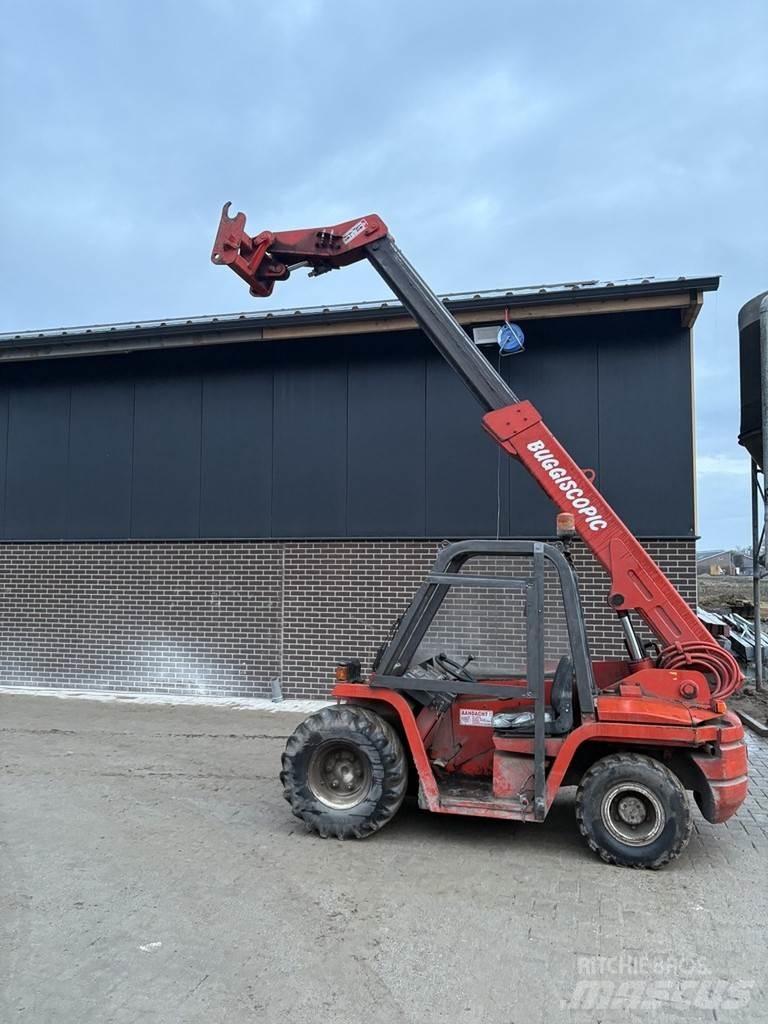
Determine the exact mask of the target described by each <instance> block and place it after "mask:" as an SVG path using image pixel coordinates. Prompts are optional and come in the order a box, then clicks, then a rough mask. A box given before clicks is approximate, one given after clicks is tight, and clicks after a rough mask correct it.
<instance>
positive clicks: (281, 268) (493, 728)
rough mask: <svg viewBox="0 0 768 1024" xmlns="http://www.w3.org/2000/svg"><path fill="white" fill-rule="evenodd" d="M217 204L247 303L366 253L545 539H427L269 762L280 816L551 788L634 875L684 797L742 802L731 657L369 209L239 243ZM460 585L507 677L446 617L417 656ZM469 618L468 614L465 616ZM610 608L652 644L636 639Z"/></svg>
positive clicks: (707, 805)
mask: <svg viewBox="0 0 768 1024" xmlns="http://www.w3.org/2000/svg"><path fill="white" fill-rule="evenodd" d="M229 205H230V204H229V203H227V204H226V205H225V207H224V209H223V211H222V215H221V221H220V224H219V230H218V233H217V236H216V241H215V243H214V247H213V253H212V260H213V262H214V263H215V264H218V265H225V266H229V267H231V269H232V270H234V271H235V273H236V274H238V275H239V276H240V277H242V278H243V280H245V281H246V282H247V284H248V285H249V286H250V290H251V294H252V295H254V296H268V295H270V294H271V293H272V289H273V287H274V285H275V282H276V281H284V280H286V279H287V278H288V276H289V274H290V273H291V271H292V270H294V269H296V268H298V267H309V268H310V273H311V275H318V274H322V273H325V272H326V271H329V270H333V269H336V268H339V267H344V266H347V265H348V264H351V263H355V262H357V261H358V260H363V259H367V260H368V261H369V262H370V263H371V264H372V265H373V267H374V268H375V269H376V270H377V271H378V273H379V274H380V275H381V277H382V278H383V279H384V280H385V281H386V283H387V284H388V285H389V287H390V288H391V289H392V291H393V292H394V293H395V295H396V296H397V297H398V298H399V299H400V301H401V302H402V304H403V306H404V307H405V309H406V310H408V312H409V313H410V314H411V316H412V317H413V319H414V320H415V321H416V323H417V324H418V326H419V327H420V328H421V330H422V331H423V332H424V334H425V335H426V336H427V337H428V338H429V339H430V340H431V341H432V343H433V344H434V345H435V346H436V347H437V349H438V350H439V351H440V353H441V354H442V355H443V357H444V358H445V359H446V360H447V361H448V363H449V364H450V365H451V366H452V367H453V369H454V370H455V371H456V373H458V374H459V376H460V377H461V378H462V380H463V381H464V382H465V384H466V385H467V387H468V388H469V389H470V391H471V392H472V393H473V394H474V396H475V398H476V399H477V400H478V401H479V402H480V404H481V406H482V407H483V409H484V410H485V415H484V416H483V426H484V428H485V430H486V431H487V432H488V433H489V434H490V435H491V437H493V438H494V440H495V441H496V442H497V444H499V445H500V446H501V447H502V448H503V449H504V451H506V452H507V453H509V455H511V456H512V457H513V458H515V459H517V461H518V462H520V463H522V465H523V466H524V467H525V468H526V469H527V470H528V472H529V473H530V474H531V475H532V476H533V478H534V479H535V480H536V482H537V483H538V484H539V486H540V487H541V488H542V489H543V490H544V491H545V493H546V494H547V495H548V496H549V497H550V498H551V499H552V501H553V502H554V503H555V505H556V506H557V508H558V510H559V512H560V514H559V515H558V517H557V519H558V537H559V542H558V543H556V544H549V543H539V542H535V541H527V540H525V541H523V540H508V541H501V540H486V541H483V540H481V541H460V542H458V543H452V544H449V545H447V546H446V547H444V548H443V549H442V550H441V551H440V552H439V555H438V557H437V561H436V562H435V565H434V567H433V569H432V571H431V572H430V574H429V576H428V577H427V579H426V580H425V582H424V583H423V585H422V586H421V588H420V589H419V591H418V593H417V594H416V596H415V597H414V599H413V601H412V603H411V605H410V606H409V608H408V609H407V610H406V611H405V613H404V614H403V615H402V616H401V618H400V619H399V620H398V622H397V623H396V625H395V627H394V628H393V630H392V633H391V635H390V637H389V639H388V640H387V641H386V642H385V643H384V644H383V645H382V646H381V648H380V649H379V652H378V654H377V655H376V659H375V661H374V664H373V667H372V670H371V672H370V674H368V675H367V676H366V677H364V676H363V675H362V673H361V670H360V662H359V661H356V660H352V661H346V662H340V663H339V664H338V666H337V668H336V684H335V686H334V688H333V696H334V697H335V698H336V700H337V703H336V704H335V705H334V706H329V707H327V708H324V709H323V710H322V711H320V712H318V713H317V714H314V715H312V716H310V717H309V718H307V719H306V720H305V721H304V722H303V723H302V724H301V725H299V727H298V728H297V729H296V731H295V732H294V734H293V735H292V736H291V737H290V739H289V740H288V743H287V744H286V748H285V753H284V754H283V770H282V773H281V780H282V783H283V786H284V793H285V797H286V799H287V800H288V801H289V803H290V804H291V807H292V809H293V812H294V814H295V815H297V816H298V817H299V818H301V819H302V820H303V821H304V822H305V823H306V825H307V827H308V828H309V829H311V830H314V831H315V832H317V833H319V834H320V835H321V836H324V837H327V836H336V837H338V838H339V839H344V838H348V837H354V838H363V837H364V836H367V835H370V834H371V833H373V832H375V831H376V830H377V829H379V828H381V827H382V826H383V825H385V824H386V823H387V822H388V821H389V820H390V818H392V816H393V815H394V814H395V813H396V811H397V810H398V808H399V807H400V805H401V803H402V801H403V798H404V796H405V793H406V790H407V789H408V786H409V782H412V783H413V784H414V785H415V787H417V790H418V799H419V805H420V806H421V807H422V808H424V809H426V810H429V811H435V812H438V813H441V814H465V815H480V816H483V817H491V818H507V819H511V820H516V821H543V820H544V818H545V817H546V815H547V813H548V811H549V809H550V807H551V806H552V803H553V801H554V799H555V797H556V796H557V793H558V791H559V790H560V788H561V787H562V786H577V787H578V789H577V795H576V816H577V819H578V824H579V828H580V830H581V832H582V834H583V836H584V838H585V839H586V841H587V843H588V844H589V846H590V847H591V849H592V850H594V851H595V852H596V853H598V854H599V855H600V856H601V857H602V858H603V860H605V861H607V862H609V863H613V864H621V865H627V866H631V867H646V868H659V867H661V866H662V865H664V864H665V863H667V862H668V861H670V860H672V859H673V858H675V857H677V856H678V855H679V854H680V853H681V851H682V850H683V849H684V848H685V845H686V843H687V841H688V839H689V836H690V833H691V809H690V804H689V801H688V797H687V794H686V790H691V791H692V792H693V794H694V797H695V799H696V802H697V804H698V806H699V808H700V810H701V812H702V814H703V815H704V817H705V818H706V819H707V820H708V821H710V822H722V821H725V820H726V819H728V818H730V817H731V815H732V814H734V813H735V812H736V810H738V808H739V806H740V805H741V803H742V802H743V800H744V798H745V796H746V793H747V752H746V745H745V742H744V733H743V729H742V726H741V723H740V722H739V720H738V718H737V717H736V715H734V714H733V713H732V712H729V711H728V709H727V707H726V704H725V698H726V697H727V696H728V695H729V694H731V693H733V691H734V690H735V689H736V688H737V687H738V686H739V684H740V682H741V673H740V671H739V668H738V665H737V664H736V662H735V660H734V659H733V657H732V656H731V654H730V653H729V652H728V651H726V650H724V649H723V648H722V647H720V646H719V645H718V644H717V643H716V642H715V640H714V639H713V638H712V637H711V636H710V634H709V633H708V632H707V631H706V630H705V629H704V627H703V626H702V625H701V623H700V622H699V620H698V619H697V617H696V615H695V614H694V613H693V611H692V610H691V609H690V608H689V607H688V605H687V604H686V603H685V601H684V600H683V599H682V598H681V596H680V595H679V594H678V593H677V591H676V590H675V588H674V587H673V586H672V584H671V583H670V582H669V580H668V579H667V578H666V576H665V575H664V574H663V573H662V572H661V570H660V569H659V567H658V566H657V565H656V564H655V562H654V561H653V559H652V558H651V557H650V556H649V555H648V553H647V552H646V551H645V550H644V549H643V548H642V547H641V545H640V544H639V543H638V541H637V540H636V539H635V538H634V536H633V535H632V533H631V532H630V530H629V529H628V528H627V527H626V526H625V524H624V523H623V522H622V521H621V520H620V519H619V517H618V516H617V515H616V513H615V512H614V511H613V509H611V508H610V506H609V505H608V504H607V502H606V501H605V500H604V498H603V497H602V496H601V494H600V493H599V491H598V490H597V488H596V487H595V486H594V483H593V476H594V474H591V472H590V471H589V470H583V469H581V468H580V467H579V466H578V465H577V464H576V463H575V462H574V460H573V459H572V458H571V456H570V455H569V454H568V452H567V451H566V450H565V448H563V446H562V445H561V444H560V443H559V441H558V440H557V439H556V438H555V437H554V436H553V434H552V433H551V432H550V431H549V430H548V429H547V427H546V426H545V424H544V423H543V421H542V418H541V416H540V414H539V413H538V412H537V411H536V409H535V408H534V406H533V405H532V404H531V403H530V402H528V401H521V400H520V399H519V398H518V397H517V395H515V393H514V392H513V391H512V390H511V389H510V388H509V386H508V385H507V384H506V382H505V381H504V380H503V379H502V377H501V376H500V375H499V374H498V373H497V372H496V370H495V369H494V368H493V367H492V366H491V364H490V363H489V362H488V360H487V359H486V358H485V356H484V355H483V354H482V353H481V352H480V351H479V350H478V349H477V347H476V346H475V345H474V343H473V342H472V341H471V340H470V339H469V337H468V336H467V335H466V333H465V332H464V330H463V329H462V328H461V327H460V325H459V324H458V323H457V322H456V320H455V319H454V318H453V317H452V316H451V314H450V312H449V311H448V310H447V309H446V307H445V305H444V304H443V303H442V302H441V301H440V300H439V299H438V298H437V296H436V295H435V294H434V293H433V292H432V291H431V290H430V288H429V287H428V286H427V285H426V284H425V283H424V281H423V280H422V279H421V278H420V277H419V275H418V274H417V273H416V271H415V270H414V269H413V267H412V266H411V265H410V263H409V262H408V261H407V260H406V258H405V257H404V256H403V254H402V253H401V251H400V250H399V249H398V247H397V245H396V244H395V242H394V240H393V238H392V236H391V235H390V234H389V231H388V229H387V226H386V224H384V222H383V221H382V220H381V218H380V217H378V216H376V215H375V214H372V215H370V216H366V217H362V218H358V219H356V220H350V221H346V222H344V223H343V224H336V225H334V226H333V227H323V228H311V229H306V230H299V231H287V232H279V233H278V232H271V231H263V232H262V233H261V234H259V235H256V236H254V237H251V236H249V235H248V234H247V233H246V232H245V216H244V214H242V213H239V214H237V216H235V217H230V216H229ZM576 536H579V537H581V539H582V540H583V542H584V543H585V544H586V546H587V547H588V548H589V550H590V551H591V552H592V554H593V555H594V557H595V558H596V559H597V560H598V562H599V563H600V564H601V565H602V566H603V567H604V569H605V570H606V571H607V573H608V575H609V577H610V581H611V587H610V594H609V597H608V602H609V605H610V607H611V608H612V609H613V611H614V612H615V613H616V615H617V616H618V621H619V623H620V625H621V629H622V631H623V637H624V641H625V645H626V648H627V657H626V658H625V659H623V660H615V661H596V660H593V659H592V658H591V657H590V653H589V646H588V643H587V636H586V631H585V627H584V616H583V612H582V606H581V601H580V597H579V590H578V585H577V580H576V576H575V573H574V569H573V564H572V561H571V557H570V545H571V541H572V540H573V539H574V538H575V537H576ZM489 564H490V566H491V567H492V571H491V570H489V569H488V568H487V566H488V565H489ZM477 566H481V568H479V569H478V568H477ZM521 566H522V567H523V568H522V569H521ZM483 567H485V568H483ZM499 567H501V568H499ZM553 581H554V584H555V586H556V589H557V598H558V600H559V601H560V608H561V610H562V616H563V619H564V625H563V627H562V638H564V646H565V648H566V649H565V653H563V654H562V656H561V657H560V658H559V660H558V661H557V663H556V664H555V663H554V661H552V662H550V663H548V662H547V658H546V651H545V640H546V638H547V637H548V636H551V632H552V631H551V628H550V629H549V632H548V631H547V630H548V625H550V626H551V623H549V624H548V623H547V622H545V612H546V613H547V614H548V611H547V609H548V607H549V605H550V604H551V598H552V591H553V585H552V584H553ZM479 591H480V592H483V593H489V592H490V593H495V594H497V595H500V597H501V598H503V599H504V600H505V601H507V602H508V604H507V605H506V606H505V607H507V608H510V607H514V606H515V602H517V604H516V607H517V608H518V609H519V615H518V617H517V620H516V621H510V620H507V619H502V626H501V627H500V628H499V627H498V626H497V631H498V632H500V633H504V632H505V631H509V632H510V634H511V633H512V632H516V633H517V634H518V635H519V636H521V637H522V638H523V639H522V641H521V642H522V646H523V649H524V653H525V658H524V669H523V670H522V671H510V670H508V669H504V670H499V669H496V668H494V667H492V666H491V665H483V664H481V662H480V660H478V658H477V657H476V656H473V655H472V654H466V653H464V652H462V653H460V654H459V653H457V647H456V644H454V645H453V646H451V634H450V629H448V632H446V628H447V627H446V621H448V622H450V621H451V620H450V618H449V619H448V620H446V619H445V617H443V619H442V627H441V628H442V632H441V631H440V629H438V631H437V632H438V642H437V645H436V646H435V644H434V643H432V645H431V646H430V643H428V642H427V640H428V637H429V635H430V634H429V631H430V628H431V627H433V626H434V624H435V622H436V620H438V619H440V616H441V610H442V609H444V608H445V606H446V602H447V601H449V600H451V599H452V596H453V595H458V598H459V605H458V607H459V609H460V611H462V612H463V615H464V619H465V620H466V618H467V615H468V614H469V617H472V609H473V607H475V606H473V605H472V595H474V594H476V593H478V592H479ZM485 608H486V605H483V606H482V608H478V607H475V611H474V617H475V619H479V618H481V617H482V615H483V614H484V611H483V609H485ZM630 613H634V614H635V615H636V616H637V617H638V618H639V619H640V620H641V621H642V622H643V623H644V624H645V626H646V627H647V629H648V630H649V631H650V633H652V634H653V635H654V636H655V637H656V638H657V640H658V642H657V643H656V642H652V641H650V642H649V641H645V642H643V641H642V639H641V637H640V636H639V635H638V633H637V632H636V630H635V626H634V624H633V622H632V619H631V618H630ZM502 639H503V637H502ZM448 650H450V651H451V653H446V652H447V651H448Z"/></svg>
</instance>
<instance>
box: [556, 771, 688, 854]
mask: <svg viewBox="0 0 768 1024" xmlns="http://www.w3.org/2000/svg"><path fill="white" fill-rule="evenodd" d="M576 820H577V821H578V823H579V829H580V831H581V834H582V835H583V836H584V838H585V839H586V841H587V843H588V845H589V848H590V849H591V850H593V851H594V852H595V853H597V854H599V855H600V856H601V857H602V858H603V860H604V861H606V862H607V863H608V864H619V865H621V866H623V867H631V868H652V869H656V868H660V867H663V866H664V865H665V864H667V863H668V862H669V861H671V860H674V859H675V857H679V856H680V854H681V853H682V852H683V850H684V849H685V847H686V846H687V844H688V840H689V839H690V836H691V828H692V824H691V807H690V803H689V801H688V797H687V795H686V792H685V790H684V789H683V787H682V785H681V784H680V780H679V779H678V778H677V776H676V775H674V774H673V773H672V772H671V771H670V770H669V769H668V768H667V767H665V765H663V764H661V763H660V762H659V761H656V760H654V758H652V757H647V756H646V755H645V754H629V753H627V754H609V755H608V757H604V758H602V759H601V760H600V761H597V762H595V764H593V765H592V767H591V768H590V769H589V770H588V771H587V772H585V774H584V776H583V777H582V780H581V783H580V784H579V788H578V792H577V794H576Z"/></svg>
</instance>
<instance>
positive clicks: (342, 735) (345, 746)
mask: <svg viewBox="0 0 768 1024" xmlns="http://www.w3.org/2000/svg"><path fill="white" fill-rule="evenodd" d="M280 781H281V782H282V784H283V795H284V797H285V799H286V800H287V801H288V803H289V804H290V805H291V809H292V810H293V813H294V814H295V815H296V817H297V818H301V820H302V821H303V822H304V823H305V824H306V826H307V828H309V829H311V830H312V831H314V832H317V833H318V835H320V836H322V837H323V838H327V837H328V836H336V838H337V839H348V838H355V839H362V838H364V837H365V836H368V835H370V834H371V833H372V832H376V831H377V830H378V829H380V828H381V827H382V826H383V825H386V823H387V822H388V821H389V820H390V818H392V817H393V816H394V814H395V813H396V811H397V810H398V808H399V807H400V804H401V803H402V802H403V797H404V796H405V789H406V785H407V782H408V763H407V761H406V757H405V753H404V751H403V745H402V743H401V742H400V738H399V737H398V735H397V733H396V732H395V731H394V729H393V728H392V727H391V726H390V725H389V724H388V723H387V722H385V721H384V720H383V719H382V718H379V716H378V715H377V714H375V713H374V712H373V711H369V710H368V708H363V707H359V706H357V705H354V704H342V705H336V706H334V707H329V708H323V710H322V711H319V712H318V713H317V714H315V715H311V716H310V717H309V718H307V719H305V721H303V722H302V723H301V725H300V726H299V727H298V728H297V729H296V731H295V732H294V733H293V735H292V736H290V737H289V739H288V742H287V743H286V745H285V752H284V753H283V770H282V772H281V773H280Z"/></svg>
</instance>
